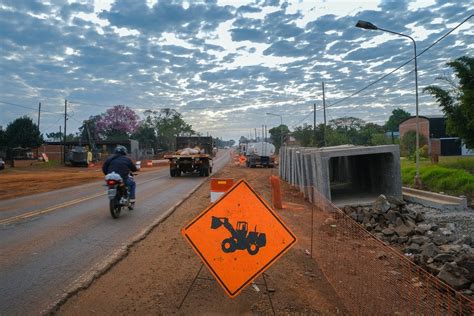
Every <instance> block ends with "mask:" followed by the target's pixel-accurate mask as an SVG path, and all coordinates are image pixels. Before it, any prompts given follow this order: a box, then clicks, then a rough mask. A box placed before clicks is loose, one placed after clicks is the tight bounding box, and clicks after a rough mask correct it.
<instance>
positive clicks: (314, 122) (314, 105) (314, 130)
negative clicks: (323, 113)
mask: <svg viewBox="0 0 474 316" xmlns="http://www.w3.org/2000/svg"><path fill="white" fill-rule="evenodd" d="M313 138H314V147H318V146H316V103H314V104H313Z"/></svg>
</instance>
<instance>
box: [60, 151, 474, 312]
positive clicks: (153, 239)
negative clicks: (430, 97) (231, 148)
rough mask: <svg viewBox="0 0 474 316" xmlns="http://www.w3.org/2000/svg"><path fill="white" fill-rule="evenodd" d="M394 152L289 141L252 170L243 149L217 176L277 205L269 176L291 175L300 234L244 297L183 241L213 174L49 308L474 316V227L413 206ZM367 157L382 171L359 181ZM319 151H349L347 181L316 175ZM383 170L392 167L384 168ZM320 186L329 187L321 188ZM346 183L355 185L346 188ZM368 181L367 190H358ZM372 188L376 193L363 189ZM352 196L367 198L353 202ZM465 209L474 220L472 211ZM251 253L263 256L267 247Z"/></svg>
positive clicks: (285, 189)
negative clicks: (229, 292)
mask: <svg viewBox="0 0 474 316" xmlns="http://www.w3.org/2000/svg"><path fill="white" fill-rule="evenodd" d="M322 151H323V152H322ZM396 154H397V152H396V150H395V148H394V147H390V146H389V147H385V148H334V150H331V148H326V149H321V150H319V152H318V150H314V149H313V150H312V151H311V150H309V149H304V148H290V147H288V148H284V149H283V151H282V155H281V157H280V165H279V169H277V168H274V169H272V168H270V169H265V168H247V167H245V163H244V164H241V163H240V162H239V161H238V156H235V157H234V159H233V160H232V161H231V162H230V163H228V164H227V165H226V166H225V167H224V168H223V169H222V170H220V171H219V172H218V173H217V174H215V175H214V177H215V178H217V179H235V180H237V179H245V180H246V181H248V183H249V184H250V186H251V187H253V189H254V190H255V191H256V192H257V193H258V194H259V195H260V196H261V197H262V198H263V199H264V200H266V201H269V203H271V202H270V201H274V196H273V194H274V193H275V191H274V188H273V187H272V185H271V183H270V181H269V178H270V177H272V176H278V175H279V173H281V198H282V207H281V208H275V209H276V211H277V213H278V215H279V216H280V217H281V219H282V220H283V221H284V222H285V223H286V224H287V225H288V226H289V227H290V228H291V230H293V231H294V233H295V235H296V236H297V238H298V241H297V243H296V244H295V246H294V247H292V248H291V249H290V250H289V251H288V253H286V254H285V255H284V256H283V257H282V258H281V259H279V260H278V261H277V262H276V263H275V264H273V265H272V266H271V267H270V268H269V269H268V270H266V271H265V272H264V274H263V275H260V276H259V277H258V278H257V279H255V280H254V281H253V282H252V283H251V284H250V285H249V286H247V287H246V288H245V289H243V291H242V292H241V293H240V294H239V295H238V296H237V297H235V298H233V299H230V298H227V297H226V295H225V293H224V292H223V291H222V289H221V288H220V287H219V284H218V282H216V280H215V279H214V278H213V275H212V274H211V273H210V272H209V271H207V269H205V268H204V269H203V268H202V265H201V268H200V260H199V258H198V257H197V256H196V255H195V254H194V253H193V251H192V249H191V248H190V247H189V245H187V243H186V241H185V239H184V238H183V237H182V236H180V230H181V228H182V227H183V225H185V223H187V222H189V221H190V220H191V219H192V218H193V217H195V216H197V215H198V214H199V213H201V212H202V210H203V209H205V208H207V207H209V205H210V202H209V199H210V196H211V195H210V194H211V193H210V190H209V180H208V181H206V182H204V183H203V184H202V185H201V186H200V187H199V188H198V189H197V190H196V191H195V192H194V193H193V194H192V195H191V196H189V198H187V199H186V200H184V201H183V202H182V203H181V204H180V205H179V206H177V207H176V209H175V210H174V211H173V212H172V213H171V214H170V215H169V216H168V217H167V218H166V220H165V221H163V222H162V223H160V224H159V225H157V226H156V227H155V228H153V229H152V230H150V232H149V233H148V234H147V235H146V237H144V238H143V239H142V240H140V241H138V242H136V243H134V244H133V245H131V246H130V247H129V248H127V251H126V252H125V253H123V254H122V255H121V257H120V258H119V259H118V260H115V262H114V263H113V264H111V265H110V266H107V268H106V269H104V270H103V271H101V272H100V273H98V274H97V275H95V276H94V277H93V278H91V279H89V280H82V281H83V283H82V286H81V287H80V288H76V289H75V290H74V291H72V292H70V293H69V294H68V295H66V296H65V297H64V298H63V300H62V301H61V302H60V304H57V305H55V306H54V308H53V310H51V311H53V312H54V313H58V314H62V315H70V314H77V315H79V314H85V313H94V314H95V313H96V314H109V313H114V314H117V313H118V314H162V315H167V314H176V313H177V314H184V315H187V314H207V313H212V314H226V313H230V314H248V313H256V314H278V315H279V314H335V315H338V314H356V315H381V314H400V315H407V314H421V315H434V314H441V315H472V313H473V307H474V305H473V300H472V296H471V295H472V288H473V284H472V277H473V275H472V263H473V261H472V251H473V248H472V246H473V245H472V239H471V235H469V234H472V227H473V226H470V227H467V228H466V227H464V228H462V227H461V225H459V223H457V222H453V223H450V224H446V223H444V224H443V222H442V221H441V222H439V221H438V222H436V221H434V220H433V218H430V211H431V212H433V211H434V209H433V208H429V207H424V206H422V205H420V204H412V203H407V202H405V201H404V200H403V199H402V195H403V193H402V188H401V184H400V182H395V184H393V181H392V180H391V179H394V178H395V179H396V178H397V173H398V172H399V167H398V166H397V164H396V159H380V160H378V159H379V158H377V155H380V156H381V157H385V158H386V156H387V155H393V157H395V155H396ZM308 155H309V157H308ZM357 155H361V157H363V156H364V155H373V156H371V157H373V158H370V159H371V161H373V162H374V163H372V164H371V166H373V168H374V169H373V170H372V171H371V170H367V173H369V174H371V175H372V177H370V178H367V177H365V178H364V180H363V182H362V183H361V182H360V181H359V182H358V184H357V185H354V181H355V179H356V174H357V171H356V170H358V169H359V170H360V168H361V167H360V166H358V165H357V161H358V157H356V156H357ZM318 157H323V158H324V159H326V163H327V162H328V161H329V162H330V163H331V161H335V163H337V164H341V161H340V160H341V159H342V158H340V157H346V158H345V160H346V162H345V163H346V168H349V169H346V171H347V172H345V174H346V177H347V178H346V179H345V180H344V181H342V178H341V173H331V172H330V173H328V174H326V175H324V173H322V174H323V175H320V176H319V178H318V177H317V176H316V177H312V176H311V175H318V174H321V172H320V171H321V170H324V169H326V170H328V171H330V170H331V166H328V165H326V167H324V168H322V169H318V167H315V168H314V169H312V171H308V170H306V168H308V167H310V166H321V164H320V163H312V164H309V163H308V164H307V163H305V158H308V159H306V161H308V162H309V161H311V159H313V160H314V159H316V160H318V159H321V158H318ZM335 157H336V159H334V158H335ZM359 158H360V157H359ZM332 159H334V160H332ZM234 161H235V162H234ZM290 161H291V162H290ZM376 161H380V162H379V164H378V165H377V163H376ZM385 164H387V165H385ZM322 165H323V166H324V162H323V164H322ZM387 166H388V167H387ZM377 167H378V168H377ZM319 168H321V167H319ZM350 168H353V170H354V171H351V170H350ZM380 168H381V169H383V170H385V171H384V173H383V174H377V172H380V171H377V170H381V169H380ZM318 170H319V171H318ZM371 179H373V180H371ZM313 180H314V182H312V181H313ZM318 181H319V183H324V182H326V183H327V186H326V187H324V186H322V185H320V186H318V185H313V184H314V183H318ZM374 181H376V182H374ZM341 182H344V183H345V185H346V186H347V188H345V190H341V189H340V186H341ZM374 183H376V185H374ZM360 186H364V187H365V188H366V189H365V190H363V191H362V190H358V187H360ZM335 192H338V193H335ZM340 192H349V194H347V195H344V193H340ZM362 192H367V194H368V195H367V196H360V195H361V194H362ZM355 196H358V197H357V198H356V197H355ZM346 197H347V198H346ZM348 198H351V199H352V201H355V200H357V199H358V198H360V199H361V201H366V202H364V203H361V204H357V205H355V204H353V203H352V204H351V203H349V204H348V203H347V201H349V199H348ZM331 199H334V200H331ZM344 201H346V202H344ZM367 201H370V202H367ZM271 204H273V203H271ZM336 204H337V205H339V206H337V205H336ZM349 205H350V206H349ZM464 211H465V212H472V210H471V211H469V209H464ZM454 212H455V211H454ZM467 214H468V216H469V217H470V218H471V221H470V225H473V224H474V223H473V221H472V213H467ZM211 224H212V225H211V230H215V231H222V232H223V233H224V232H225V231H227V230H229V231H231V232H232V231H234V229H235V231H234V233H237V232H238V231H239V227H240V226H241V225H243V224H240V223H239V225H238V226H233V225H237V223H234V222H229V220H228V219H227V218H217V217H213V218H212V223H211ZM245 225H246V224H245ZM252 230H253V228H252ZM258 231H259V230H258V229H257V232H258ZM260 235H262V234H260ZM235 238H237V237H235ZM249 238H255V239H253V240H255V242H256V243H257V244H258V245H259V248H260V252H261V251H262V249H265V241H264V239H263V240H262V238H265V236H263V237H262V236H259V237H258V235H255V237H250V235H249ZM256 238H258V239H256ZM267 239H268V237H267ZM239 247H241V248H239ZM246 247H247V246H246V245H244V244H240V245H239V244H235V245H232V242H231V243H230V244H229V243H227V244H225V243H224V242H223V244H222V249H223V251H224V252H231V253H232V252H235V251H236V250H237V251H238V249H246ZM248 249H250V248H248ZM255 249H256V250H255ZM253 250H254V253H260V252H259V251H258V247H257V248H253ZM249 253H250V250H249ZM84 282H85V283H84ZM105 300H106V301H107V303H105Z"/></svg>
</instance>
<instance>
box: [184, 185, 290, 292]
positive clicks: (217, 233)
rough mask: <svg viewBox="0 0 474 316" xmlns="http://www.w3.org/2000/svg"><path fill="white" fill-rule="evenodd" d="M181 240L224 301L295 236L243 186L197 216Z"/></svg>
mask: <svg viewBox="0 0 474 316" xmlns="http://www.w3.org/2000/svg"><path fill="white" fill-rule="evenodd" d="M182 234H183V235H184V237H185V238H186V239H187V240H188V242H189V243H190V244H191V247H192V248H193V249H194V251H195V252H196V253H197V254H198V255H199V257H200V258H201V260H202V261H203V263H204V264H205V265H206V266H207V267H208V268H209V270H210V271H211V273H212V274H213V275H214V277H215V278H216V279H217V281H218V282H219V284H220V285H221V286H222V287H223V288H224V290H225V292H226V293H227V294H228V295H229V296H230V297H235V296H236V295H238V294H239V293H240V291H242V290H243V289H244V288H245V287H246V286H247V285H248V284H250V283H251V282H252V281H253V280H254V279H256V278H257V277H258V276H259V275H260V274H261V273H263V272H264V271H265V270H266V269H268V268H269V267H270V266H271V265H272V264H273V263H274V262H275V261H276V260H277V259H278V258H280V257H281V256H282V255H283V254H284V253H285V252H286V251H288V249H290V247H291V246H292V245H293V244H295V242H296V236H295V235H294V234H293V233H292V232H291V231H290V230H289V228H288V227H286V226H285V224H284V223H283V221H282V220H281V219H280V218H279V217H278V215H277V214H276V213H275V211H274V210H272V208H271V207H270V206H269V205H268V204H267V203H266V202H265V201H264V200H263V199H262V197H260V196H259V195H258V194H257V193H256V192H255V191H254V190H253V189H252V188H251V187H250V185H249V184H248V183H247V182H246V181H245V180H240V181H239V182H237V183H236V184H235V185H234V186H233V187H232V188H231V189H230V190H229V191H227V192H226V193H225V194H224V195H223V196H221V197H220V198H219V199H218V200H217V201H216V202H215V203H214V204H211V205H210V206H209V207H208V208H207V209H206V210H204V211H203V212H202V213H201V214H199V215H198V216H197V217H196V218H195V219H194V220H193V221H192V222H191V223H190V224H188V225H187V226H186V227H185V228H183V230H182Z"/></svg>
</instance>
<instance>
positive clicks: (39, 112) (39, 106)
mask: <svg viewBox="0 0 474 316" xmlns="http://www.w3.org/2000/svg"><path fill="white" fill-rule="evenodd" d="M40 120H41V102H40V103H39V105H38V130H39V128H40Z"/></svg>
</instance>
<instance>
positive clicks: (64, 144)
mask: <svg viewBox="0 0 474 316" xmlns="http://www.w3.org/2000/svg"><path fill="white" fill-rule="evenodd" d="M66 122H67V100H64V135H63V147H64V150H63V151H64V158H63V162H64V164H66V135H67V134H66Z"/></svg>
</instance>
